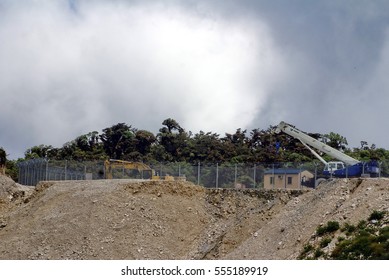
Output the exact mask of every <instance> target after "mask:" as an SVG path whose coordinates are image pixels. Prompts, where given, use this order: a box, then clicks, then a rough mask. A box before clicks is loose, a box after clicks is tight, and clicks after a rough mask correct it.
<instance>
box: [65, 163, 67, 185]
mask: <svg viewBox="0 0 389 280" xmlns="http://www.w3.org/2000/svg"><path fill="white" fill-rule="evenodd" d="M67 169H68V161H67V160H65V181H66V177H67V171H68V170H67Z"/></svg>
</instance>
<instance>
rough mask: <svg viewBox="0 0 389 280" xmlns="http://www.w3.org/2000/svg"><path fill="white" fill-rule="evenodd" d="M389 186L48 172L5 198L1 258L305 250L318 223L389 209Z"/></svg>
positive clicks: (266, 255)
mask: <svg viewBox="0 0 389 280" xmlns="http://www.w3.org/2000/svg"><path fill="white" fill-rule="evenodd" d="M0 179H2V180H0V182H4V183H3V187H4V188H8V189H9V188H11V190H12V189H14V188H16V187H15V186H16V185H14V184H15V183H14V182H13V181H12V180H11V181H9V180H8V179H4V178H0ZM11 185H12V186H11ZM388 186H389V181H388V180H386V179H363V180H362V179H352V180H337V181H332V182H328V183H326V184H323V185H321V186H320V188H318V189H317V190H314V191H306V190H305V191H280V190H271V191H263V190H262V191H259V190H222V189H216V190H215V189H211V190H210V189H204V188H202V187H199V186H196V185H193V184H191V183H189V182H161V181H143V182H134V181H130V180H128V181H126V180H100V181H62V182H42V183H40V184H39V185H38V186H37V188H36V189H35V191H34V192H33V193H32V194H30V193H29V192H28V191H23V192H22V193H21V194H20V193H19V195H18V196H16V197H17V199H16V198H14V199H12V197H10V196H9V193H10V191H8V192H7V194H8V195H7V196H6V197H8V199H2V200H0V258H1V259H295V258H296V257H297V256H298V254H299V252H300V251H301V250H302V247H303V245H304V243H305V242H306V241H308V240H309V238H310V237H311V235H312V234H313V233H314V232H315V229H316V228H317V226H318V225H320V224H322V223H325V222H327V221H328V220H337V221H339V222H341V223H342V222H344V221H348V222H350V223H354V222H358V221H359V220H361V219H366V218H367V217H368V216H369V214H370V213H371V212H372V211H373V210H386V211H388V210H389V209H388V207H389V194H388V189H389V187H388ZM21 187H22V186H21ZM11 192H12V191H11Z"/></svg>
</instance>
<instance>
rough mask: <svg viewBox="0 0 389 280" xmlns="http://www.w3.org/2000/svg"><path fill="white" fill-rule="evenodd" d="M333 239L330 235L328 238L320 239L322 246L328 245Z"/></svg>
mask: <svg viewBox="0 0 389 280" xmlns="http://www.w3.org/2000/svg"><path fill="white" fill-rule="evenodd" d="M331 241H332V239H331V238H330V237H326V238H324V239H322V240H321V241H320V248H324V247H327V245H328V244H330V242H331Z"/></svg>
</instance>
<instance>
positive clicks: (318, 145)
mask: <svg viewBox="0 0 389 280" xmlns="http://www.w3.org/2000/svg"><path fill="white" fill-rule="evenodd" d="M281 131H283V132H285V133H286V134H288V135H290V136H292V137H294V138H296V139H298V140H300V141H301V142H302V143H303V144H306V145H308V146H311V147H313V148H315V149H317V150H319V151H321V152H323V153H326V154H327V155H329V156H331V157H333V158H336V159H338V160H340V161H342V162H344V163H346V164H347V165H354V164H357V163H359V161H358V160H356V159H355V158H352V157H350V156H348V155H346V154H344V153H342V152H341V151H338V150H337V149H334V148H333V147H331V146H329V145H327V144H324V143H323V142H320V141H319V140H317V139H315V138H313V137H311V136H309V135H307V134H306V133H304V132H302V131H301V130H298V129H297V128H295V127H293V126H291V125H289V124H287V123H285V122H280V124H279V125H278V126H277V129H276V133H280V132H281Z"/></svg>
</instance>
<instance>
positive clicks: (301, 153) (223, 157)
mask: <svg viewBox="0 0 389 280" xmlns="http://www.w3.org/2000/svg"><path fill="white" fill-rule="evenodd" d="M274 128H275V126H269V127H268V128H266V129H260V128H255V129H252V130H251V131H247V130H246V129H242V128H238V129H236V131H235V132H234V133H225V135H224V136H220V135H219V134H217V133H213V132H204V131H200V132H198V133H195V134H193V133H192V132H188V131H186V130H185V129H184V128H183V127H182V126H181V125H180V124H179V123H178V121H176V120H174V119H171V118H168V119H166V120H164V121H163V122H162V127H161V128H160V129H159V132H158V133H157V134H156V135H154V134H153V133H152V132H150V131H147V130H143V129H137V128H133V127H132V126H131V125H128V124H126V123H118V124H115V125H112V126H111V127H107V128H104V129H102V132H101V133H99V132H98V131H92V132H89V133H87V134H84V135H80V136H78V137H77V138H76V139H74V140H72V141H70V142H67V143H65V144H64V145H63V146H62V147H61V148H54V147H52V146H51V145H39V146H34V147H31V148H29V149H28V150H27V151H26V153H25V159H31V158H49V159H57V160H64V159H66V160H79V161H82V160H103V159H107V158H112V159H121V160H130V161H146V162H152V161H159V162H166V161H169V162H179V161H185V162H188V163H197V162H203V163H225V162H235V163H258V162H264V163H272V162H306V161H311V160H313V159H315V158H314V157H313V156H312V154H311V153H310V151H309V150H307V149H306V148H305V147H304V146H303V145H302V144H301V143H300V142H299V141H298V140H296V139H294V138H293V137H290V136H289V135H286V134H283V133H281V134H274V133H273V130H274ZM310 135H311V136H312V137H314V138H317V139H319V140H320V141H323V142H326V143H327V144H328V145H330V146H332V147H334V148H336V149H339V150H342V151H343V152H345V153H347V154H349V155H351V156H353V157H354V158H356V159H360V160H367V159H382V160H383V159H388V158H389V152H388V151H386V150H385V149H377V148H376V147H375V145H374V144H372V145H371V146H369V145H368V144H367V143H366V142H364V141H361V147H357V148H353V149H350V148H349V147H348V146H347V145H348V143H347V139H346V138H345V137H343V136H341V135H340V134H338V133H335V132H330V133H327V134H317V133H310ZM0 157H1V150H0ZM3 158H4V157H3ZM1 159H2V158H0V160H1Z"/></svg>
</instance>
